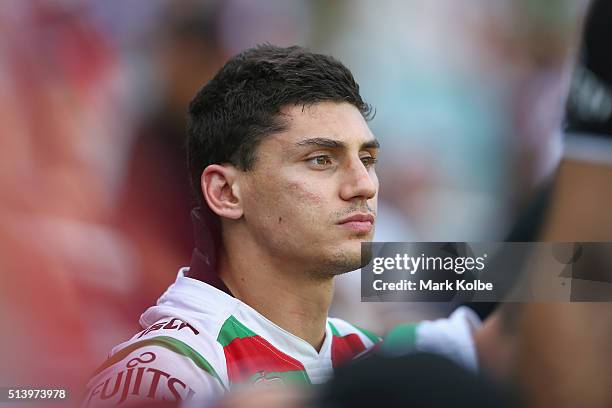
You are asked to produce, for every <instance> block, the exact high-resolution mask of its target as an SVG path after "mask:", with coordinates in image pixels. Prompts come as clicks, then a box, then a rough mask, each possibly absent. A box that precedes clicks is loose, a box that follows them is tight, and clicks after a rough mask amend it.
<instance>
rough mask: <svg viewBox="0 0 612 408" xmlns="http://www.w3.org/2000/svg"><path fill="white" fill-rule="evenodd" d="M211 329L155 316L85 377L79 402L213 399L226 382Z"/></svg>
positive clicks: (84, 404) (119, 402) (88, 403)
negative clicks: (87, 378) (156, 318)
mask: <svg viewBox="0 0 612 408" xmlns="http://www.w3.org/2000/svg"><path fill="white" fill-rule="evenodd" d="M215 331H216V325H214V324H211V326H210V327H203V326H202V325H197V324H195V323H194V322H187V321H184V320H182V319H180V318H177V317H167V318H163V319H160V320H158V321H157V322H155V323H153V324H152V325H150V326H149V327H147V328H145V329H144V330H143V331H141V332H140V333H138V334H136V335H135V336H134V337H132V338H131V339H130V340H128V341H126V342H124V343H121V344H119V345H117V346H116V347H114V348H113V349H112V351H111V352H110V353H109V356H108V359H107V360H106V361H105V362H104V363H103V364H102V365H101V366H100V367H99V368H98V369H97V370H96V371H95V372H94V374H93V376H92V378H91V380H90V381H89V383H88V385H87V395H86V397H85V400H84V403H83V406H84V407H87V406H92V407H99V406H107V405H108V406H110V405H117V404H123V403H125V402H138V401H140V400H145V399H146V400H148V401H151V399H153V400H164V401H181V400H193V399H195V400H203V401H205V400H209V399H212V398H215V397H216V396H218V395H220V394H222V393H223V392H225V389H226V386H227V372H226V368H225V357H224V355H223V349H222V347H221V346H220V345H219V344H218V342H217V341H216V333H215Z"/></svg>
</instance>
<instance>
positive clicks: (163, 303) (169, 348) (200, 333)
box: [83, 268, 380, 407]
mask: <svg viewBox="0 0 612 408" xmlns="http://www.w3.org/2000/svg"><path fill="white" fill-rule="evenodd" d="M186 271H187V269H186V268H183V269H181V270H180V271H179V273H178V277H177V279H176V281H175V282H174V284H172V285H171V286H170V287H169V288H168V289H167V290H166V292H165V293H164V294H163V295H162V296H161V297H160V298H159V300H158V301H157V305H156V306H153V307H151V308H149V309H148V310H147V311H146V312H145V313H144V314H143V315H142V316H141V317H140V324H141V326H142V327H143V329H144V330H143V331H141V332H140V333H138V334H136V335H135V336H134V337H132V338H131V339H130V340H128V341H126V342H124V343H121V344H119V345H117V346H116V347H114V348H113V349H112V351H111V352H110V353H109V356H108V360H107V361H106V362H105V363H104V364H103V365H102V366H101V367H100V368H99V369H98V370H96V372H95V373H94V375H93V377H92V379H91V380H90V381H89V383H88V385H87V395H86V397H85V399H84V401H83V406H84V407H88V406H92V407H99V406H116V405H123V404H126V405H127V404H129V403H133V402H147V401H154V400H165V401H186V400H189V401H192V402H206V401H210V400H212V399H214V398H215V397H217V396H220V395H222V394H223V393H225V392H226V391H228V390H229V389H232V388H234V387H237V386H240V385H245V384H252V385H255V386H257V385H269V384H283V383H295V384H317V383H321V382H323V381H325V380H327V379H328V378H329V377H330V376H331V375H332V373H333V370H334V368H335V367H337V366H338V365H339V364H342V363H343V362H346V361H348V360H351V359H353V358H354V357H356V356H358V355H360V354H363V353H364V351H366V350H369V349H371V348H372V347H373V346H374V345H375V344H376V343H378V342H379V341H380V339H379V338H378V337H377V336H375V335H373V334H371V333H370V332H368V331H365V330H362V329H359V328H357V327H355V326H353V325H351V324H349V323H347V322H345V321H343V320H340V319H333V318H328V319H327V325H326V329H325V339H324V341H323V345H322V346H321V349H320V350H319V351H317V350H315V349H314V348H313V347H312V346H311V345H310V344H309V343H307V342H306V341H304V340H302V339H300V338H298V337H296V336H294V335H293V334H291V333H289V332H287V331H286V330H284V329H282V328H281V327H279V326H277V325H276V324H274V323H272V322H271V321H270V320H268V319H266V318H265V317H264V316H262V315H261V314H259V313H258V312H257V311H255V310H254V309H253V308H251V307H250V306H248V305H247V304H245V303H243V302H241V301H240V300H238V299H236V298H234V297H232V296H230V295H228V294H226V293H224V292H223V291H221V290H218V289H216V288H215V287H213V286H211V285H208V284H206V283H204V282H202V281H199V280H196V279H192V278H189V277H186V276H185V272H186ZM189 405H191V404H189ZM194 405H195V404H194Z"/></svg>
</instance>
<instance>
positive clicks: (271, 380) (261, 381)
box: [252, 371, 284, 388]
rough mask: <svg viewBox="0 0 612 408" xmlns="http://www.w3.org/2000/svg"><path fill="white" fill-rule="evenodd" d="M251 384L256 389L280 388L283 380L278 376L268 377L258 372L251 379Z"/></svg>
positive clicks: (263, 372)
mask: <svg viewBox="0 0 612 408" xmlns="http://www.w3.org/2000/svg"><path fill="white" fill-rule="evenodd" d="M252 384H253V386H255V387H258V388H267V387H277V386H282V385H283V384H284V382H283V379H282V378H280V377H278V376H275V375H268V374H266V372H265V371H260V372H258V373H257V374H256V375H255V377H254V378H253V380H252Z"/></svg>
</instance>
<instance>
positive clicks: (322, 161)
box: [307, 154, 332, 167]
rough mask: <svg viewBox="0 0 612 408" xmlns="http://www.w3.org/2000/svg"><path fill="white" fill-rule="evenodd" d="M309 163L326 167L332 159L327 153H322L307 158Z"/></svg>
mask: <svg viewBox="0 0 612 408" xmlns="http://www.w3.org/2000/svg"><path fill="white" fill-rule="evenodd" d="M307 161H308V163H309V164H312V165H314V166H315V167H326V166H330V165H331V164H332V159H331V157H330V156H327V155H325V154H321V155H318V156H314V157H311V158H310V159H308V160H307Z"/></svg>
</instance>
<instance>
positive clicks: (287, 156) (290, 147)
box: [240, 102, 378, 274]
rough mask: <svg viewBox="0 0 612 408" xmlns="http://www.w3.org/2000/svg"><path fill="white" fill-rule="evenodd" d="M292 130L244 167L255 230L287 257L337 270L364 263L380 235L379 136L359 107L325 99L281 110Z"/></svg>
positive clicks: (247, 214)
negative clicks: (369, 244) (366, 245)
mask: <svg viewBox="0 0 612 408" xmlns="http://www.w3.org/2000/svg"><path fill="white" fill-rule="evenodd" d="M282 114H283V119H285V120H286V121H287V124H288V130H287V131H286V132H283V133H279V134H274V135H271V136H268V137H266V138H265V139H263V140H262V142H261V143H260V144H259V146H258V148H257V153H256V160H255V164H254V166H253V168H252V170H250V171H248V172H244V173H242V174H241V176H240V177H241V178H242V182H241V195H242V200H243V210H244V219H243V221H244V222H245V224H246V227H247V228H248V230H249V232H250V234H251V235H252V236H253V237H255V239H256V241H257V242H258V244H259V245H261V246H263V247H264V248H265V249H266V250H268V251H269V253H270V254H272V255H273V256H274V257H275V258H277V259H279V260H280V261H283V260H285V261H289V262H290V263H294V264H295V263H297V264H300V265H309V266H312V270H313V271H314V272H320V273H322V274H337V273H342V272H348V271H350V270H353V269H357V268H359V267H360V266H361V245H360V244H361V242H363V241H370V240H371V239H372V236H373V234H374V221H375V217H376V201H377V193H378V178H377V176H376V171H375V169H374V162H375V160H376V156H377V150H378V149H377V147H378V143H377V142H376V139H375V138H374V136H373V135H372V133H371V132H370V129H369V128H368V125H367V124H366V122H365V120H364V119H363V117H362V116H361V113H360V112H359V110H358V109H357V108H355V107H354V106H353V105H350V104H348V103H333V102H322V103H317V104H314V105H311V106H307V107H302V106H291V107H287V108H285V109H283V110H282Z"/></svg>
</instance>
